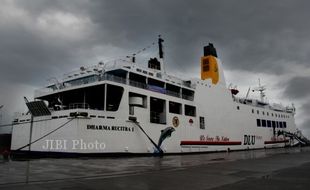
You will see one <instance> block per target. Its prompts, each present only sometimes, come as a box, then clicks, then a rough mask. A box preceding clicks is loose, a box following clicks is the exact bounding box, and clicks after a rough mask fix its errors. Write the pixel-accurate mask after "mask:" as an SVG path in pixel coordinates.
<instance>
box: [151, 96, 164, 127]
mask: <svg viewBox="0 0 310 190" xmlns="http://www.w3.org/2000/svg"><path fill="white" fill-rule="evenodd" d="M150 122H151V123H158V124H166V101H165V100H162V99H159V98H153V97H151V98H150Z"/></svg>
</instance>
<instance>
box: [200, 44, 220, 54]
mask: <svg viewBox="0 0 310 190" xmlns="http://www.w3.org/2000/svg"><path fill="white" fill-rule="evenodd" d="M203 55H204V56H208V55H213V56H214V57H217V53H216V49H215V47H214V46H213V44H212V43H209V45H207V46H205V47H204V48H203Z"/></svg>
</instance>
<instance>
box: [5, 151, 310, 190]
mask: <svg viewBox="0 0 310 190" xmlns="http://www.w3.org/2000/svg"><path fill="white" fill-rule="evenodd" d="M309 187H310V148H309V147H303V148H300V147H296V148H285V149H268V150H249V151H241V152H230V153H226V152H223V153H211V154H199V155H178V156H165V157H163V158H158V157H133V158H89V159H87V158H78V159H33V160H23V161H21V160H20V161H4V160H0V189H6V190H11V189H12V190H13V189H14V190H15V189H29V190H30V189H31V190H41V189H49V190H53V189H66V190H70V189H72V190H73V189H87V190H92V189H143V190H145V189H173V190H174V189H178V190H179V189H195V190H197V189H216V190H224V189H227V190H228V189H229V190H233V189H251V190H255V189H259V190H262V189H294V190H295V189H309Z"/></svg>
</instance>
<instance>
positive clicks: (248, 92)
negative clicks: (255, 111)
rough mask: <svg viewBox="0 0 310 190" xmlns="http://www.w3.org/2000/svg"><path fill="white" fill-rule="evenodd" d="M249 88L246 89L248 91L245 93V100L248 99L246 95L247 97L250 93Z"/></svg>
mask: <svg viewBox="0 0 310 190" xmlns="http://www.w3.org/2000/svg"><path fill="white" fill-rule="evenodd" d="M250 89H251V87H249V89H248V91H247V93H246V95H245V100H247V99H248V97H249V94H250Z"/></svg>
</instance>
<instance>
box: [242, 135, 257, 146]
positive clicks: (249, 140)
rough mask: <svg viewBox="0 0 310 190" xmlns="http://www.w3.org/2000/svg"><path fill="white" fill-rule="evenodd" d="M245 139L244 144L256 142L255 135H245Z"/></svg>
mask: <svg viewBox="0 0 310 190" xmlns="http://www.w3.org/2000/svg"><path fill="white" fill-rule="evenodd" d="M243 140H244V142H243V144H244V145H254V144H255V135H244V138H243Z"/></svg>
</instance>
